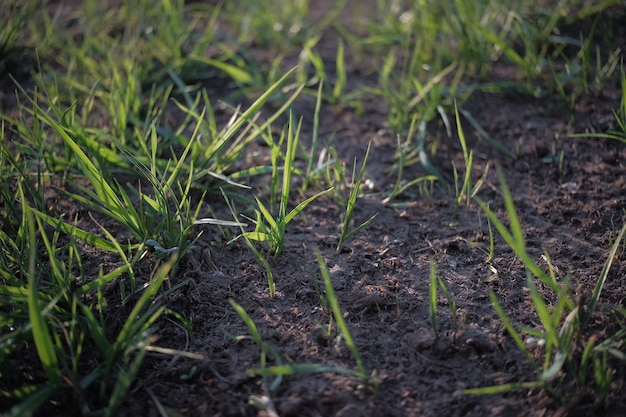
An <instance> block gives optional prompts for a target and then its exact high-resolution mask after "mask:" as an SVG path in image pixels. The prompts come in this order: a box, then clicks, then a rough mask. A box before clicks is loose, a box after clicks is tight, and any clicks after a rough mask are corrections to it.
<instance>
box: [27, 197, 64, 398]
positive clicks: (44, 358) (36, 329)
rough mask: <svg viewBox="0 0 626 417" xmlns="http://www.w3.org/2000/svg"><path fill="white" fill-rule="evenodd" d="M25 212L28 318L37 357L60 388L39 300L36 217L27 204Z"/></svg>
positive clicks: (58, 371)
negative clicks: (26, 228)
mask: <svg viewBox="0 0 626 417" xmlns="http://www.w3.org/2000/svg"><path fill="white" fill-rule="evenodd" d="M22 194H23V192H22ZM22 201H25V198H24V196H22ZM23 210H24V214H23V216H24V217H25V218H26V223H27V227H28V318H29V319H30V323H31V326H32V334H33V341H34V343H35V347H36V348H37V355H38V356H39V360H40V361H41V364H42V366H43V369H44V371H45V373H46V376H47V378H48V380H49V381H50V383H51V384H52V386H59V385H60V384H61V379H62V378H61V371H60V369H59V363H58V358H57V355H56V352H55V349H54V344H53V342H52V337H51V336H50V329H49V328H48V325H47V324H46V322H47V320H46V318H45V317H44V315H43V311H42V308H41V306H40V300H39V291H38V287H39V279H38V275H39V274H38V273H37V272H36V269H37V268H36V263H37V238H36V229H35V216H34V214H33V212H32V209H31V208H30V207H29V206H27V205H26V203H23Z"/></svg>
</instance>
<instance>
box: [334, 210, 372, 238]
mask: <svg viewBox="0 0 626 417" xmlns="http://www.w3.org/2000/svg"><path fill="white" fill-rule="evenodd" d="M378 214H379V213H374V215H373V216H372V217H370V218H369V219H367V220H365V221H364V222H363V223H361V224H360V225H359V226H357V227H355V228H354V229H352V230H350V231H349V232H347V233H346V234H345V237H344V239H343V240H344V241H346V242H347V241H348V240H350V239H351V238H352V236H354V235H356V234H357V233H359V232H360V231H361V230H363V229H365V228H366V227H367V226H369V225H370V224H372V222H373V221H374V220H375V219H376V217H377V216H378Z"/></svg>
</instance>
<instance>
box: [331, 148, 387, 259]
mask: <svg viewBox="0 0 626 417" xmlns="http://www.w3.org/2000/svg"><path fill="white" fill-rule="evenodd" d="M371 146H372V144H371V142H370V143H369V144H368V145H367V151H365V157H364V158H363V162H362V163H361V169H360V170H359V175H358V176H357V177H356V179H355V178H354V172H353V174H352V189H351V190H350V197H349V198H348V204H347V205H346V214H345V215H344V218H343V223H342V225H341V233H340V234H339V243H338V244H337V252H341V250H342V249H343V245H344V244H345V243H346V242H347V241H348V240H349V239H351V238H352V236H354V235H355V234H357V233H358V232H360V231H361V230H363V229H364V228H366V227H367V226H369V225H370V224H371V223H372V222H373V221H374V219H375V218H376V216H377V215H378V213H376V214H374V215H373V216H371V217H370V218H369V219H367V220H365V221H364V222H363V223H361V224H360V225H359V226H357V227H355V228H354V229H353V230H349V228H350V221H351V220H352V212H353V211H354V206H355V205H356V200H357V198H358V196H359V192H360V191H361V182H362V181H363V176H364V175H365V166H366V165H367V158H368V157H369V153H370V147H371ZM354 169H356V159H355V161H354Z"/></svg>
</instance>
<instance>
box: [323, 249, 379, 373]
mask: <svg viewBox="0 0 626 417" xmlns="http://www.w3.org/2000/svg"><path fill="white" fill-rule="evenodd" d="M315 255H316V257H317V263H318V265H319V267H320V272H321V274H322V277H323V278H324V287H325V288H326V299H327V300H328V303H329V304H330V308H331V310H332V312H333V317H335V322H336V323H337V329H339V333H340V334H341V335H342V337H343V339H344V341H345V342H346V345H347V346H348V349H350V352H351V353H352V356H353V357H354V360H355V362H356V365H357V368H358V370H359V376H360V377H361V378H363V379H366V378H367V369H366V368H365V365H364V364H363V360H362V359H361V355H360V353H359V350H358V348H357V346H356V344H355V343H354V340H353V339H352V335H351V334H350V330H349V329H348V325H347V324H346V321H345V319H344V318H343V313H342V312H341V308H340V307H339V301H338V300H337V296H336V295H335V290H334V288H333V283H332V281H331V279H330V274H329V273H328V268H327V267H326V262H325V261H324V258H323V257H322V254H321V252H320V251H319V249H316V251H315Z"/></svg>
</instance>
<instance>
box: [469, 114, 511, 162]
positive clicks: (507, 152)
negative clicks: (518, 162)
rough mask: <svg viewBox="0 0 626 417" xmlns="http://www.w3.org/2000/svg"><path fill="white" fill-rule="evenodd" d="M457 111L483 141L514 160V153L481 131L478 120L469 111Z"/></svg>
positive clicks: (484, 131)
mask: <svg viewBox="0 0 626 417" xmlns="http://www.w3.org/2000/svg"><path fill="white" fill-rule="evenodd" d="M459 111H460V112H461V114H462V115H463V117H465V118H466V119H467V121H468V122H470V124H471V125H472V127H473V128H474V129H476V131H477V132H478V133H479V134H480V136H481V137H482V138H483V139H485V140H486V141H487V142H488V143H489V144H490V145H491V146H493V147H494V148H496V149H497V150H499V151H500V152H502V153H503V154H505V155H508V156H510V157H511V158H514V159H515V158H516V155H515V152H513V151H512V150H510V149H509V148H507V147H506V146H504V145H503V144H501V143H500V142H498V141H497V140H495V139H494V138H493V137H491V135H489V133H487V131H486V130H485V129H483V127H482V126H481V125H480V123H478V120H476V119H475V118H474V116H472V114H471V113H470V112H469V111H467V110H465V109H463V108H461V109H459Z"/></svg>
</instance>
